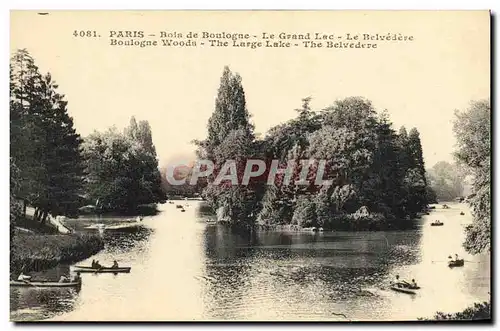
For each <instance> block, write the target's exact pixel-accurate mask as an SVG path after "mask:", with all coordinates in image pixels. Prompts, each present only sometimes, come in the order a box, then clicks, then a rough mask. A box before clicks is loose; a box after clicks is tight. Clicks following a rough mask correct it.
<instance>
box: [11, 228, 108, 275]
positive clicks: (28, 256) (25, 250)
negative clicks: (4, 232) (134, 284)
mask: <svg viewBox="0 0 500 331" xmlns="http://www.w3.org/2000/svg"><path fill="white" fill-rule="evenodd" d="M103 248H104V241H103V239H102V238H101V237H100V236H99V235H95V234H37V233H35V234H27V233H21V232H17V233H16V234H15V236H14V237H13V238H11V253H10V275H11V278H12V277H13V276H15V278H17V275H18V274H19V273H20V272H21V271H23V272H25V273H30V272H39V271H44V270H47V269H50V268H53V267H55V266H57V265H58V264H61V263H75V262H79V261H82V260H85V259H87V258H89V257H91V256H92V255H95V254H97V253H98V252H100V251H101V250H102V249H103Z"/></svg>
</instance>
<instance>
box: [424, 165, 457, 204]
mask: <svg viewBox="0 0 500 331" xmlns="http://www.w3.org/2000/svg"><path fill="white" fill-rule="evenodd" d="M427 176H428V181H429V186H430V187H432V189H433V190H434V192H436V198H437V199H438V200H439V201H452V200H454V199H455V198H457V197H461V196H462V195H463V192H464V178H465V175H464V174H463V171H462V170H461V169H460V168H459V167H458V166H457V165H456V164H451V163H449V162H446V161H440V162H438V163H436V164H435V165H434V166H433V167H432V168H431V169H429V170H427Z"/></svg>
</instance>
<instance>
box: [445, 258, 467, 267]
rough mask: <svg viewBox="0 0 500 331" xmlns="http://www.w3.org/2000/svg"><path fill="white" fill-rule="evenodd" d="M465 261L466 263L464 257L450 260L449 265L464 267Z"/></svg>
mask: <svg viewBox="0 0 500 331" xmlns="http://www.w3.org/2000/svg"><path fill="white" fill-rule="evenodd" d="M464 263H465V261H464V259H459V260H453V261H448V267H450V268H453V267H463V266H464Z"/></svg>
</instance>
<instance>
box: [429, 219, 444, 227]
mask: <svg viewBox="0 0 500 331" xmlns="http://www.w3.org/2000/svg"><path fill="white" fill-rule="evenodd" d="M442 225H444V223H443V222H441V221H439V220H436V221H434V222H432V223H431V226H442Z"/></svg>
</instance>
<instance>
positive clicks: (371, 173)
mask: <svg viewBox="0 0 500 331" xmlns="http://www.w3.org/2000/svg"><path fill="white" fill-rule="evenodd" d="M232 77H233V76H232V74H231V72H230V71H229V70H228V69H227V68H226V69H225V70H224V73H223V76H222V79H221V86H220V88H219V92H218V97H217V101H216V107H215V111H214V114H213V115H212V117H211V118H210V120H209V123H208V131H209V135H208V138H207V139H206V140H205V141H203V142H200V143H199V147H200V148H199V151H198V155H199V156H200V157H209V158H210V159H212V160H214V161H215V162H216V170H215V173H216V175H217V171H220V165H221V164H222V163H223V162H224V161H226V160H229V159H235V160H237V161H238V162H239V161H242V162H243V161H246V160H247V159H248V158H250V157H262V158H264V159H265V160H266V161H268V162H267V165H268V166H269V163H270V162H269V161H270V160H271V159H273V160H278V161H279V166H280V167H281V168H285V167H286V166H287V165H288V164H293V165H295V167H294V171H293V173H292V178H291V183H290V184H288V185H287V184H286V183H284V181H283V179H284V174H281V175H277V176H276V180H275V182H274V183H273V185H271V186H266V185H255V186H253V187H252V186H250V187H246V188H242V187H238V188H235V187H234V186H232V185H227V186H224V185H218V186H213V185H209V186H208V187H207V188H206V189H205V191H204V195H205V197H206V198H207V200H208V201H209V203H210V204H211V205H212V208H213V209H215V210H217V211H218V215H219V217H220V218H224V219H225V220H227V219H231V218H232V217H239V218H244V219H246V222H247V223H248V224H252V222H253V221H254V220H257V223H258V224H260V225H263V226H272V225H282V224H297V225H300V226H318V227H322V226H328V227H332V228H335V227H345V228H362V227H363V224H365V223H363V222H365V221H367V220H368V222H367V223H366V224H369V226H370V227H373V228H381V227H383V226H384V220H385V224H386V225H388V224H395V223H394V222H393V221H394V220H399V221H398V222H399V225H401V226H404V225H405V224H407V223H408V221H407V220H408V219H410V218H411V217H414V216H416V215H417V213H418V212H421V211H423V210H424V209H425V208H426V205H427V203H428V201H429V199H428V197H429V196H428V191H429V190H428V185H427V179H426V173H425V167H424V161H423V156H422V146H421V142H420V137H419V133H418V131H417V130H416V129H412V130H411V131H410V133H409V134H408V133H407V132H406V130H405V129H404V128H402V130H401V131H400V134H397V133H396V132H395V131H394V130H393V128H392V124H391V123H390V121H389V118H388V115H387V113H386V112H384V113H382V114H381V115H377V112H376V111H375V109H374V108H373V106H372V104H371V102H370V101H368V100H366V99H363V98H360V97H350V98H346V99H343V100H338V101H336V102H335V103H334V104H333V105H332V106H330V107H327V108H326V109H325V110H323V111H321V112H314V111H312V110H311V107H310V101H311V99H310V98H304V99H303V100H302V107H301V108H299V109H296V111H297V117H296V118H294V119H291V120H290V121H288V122H286V123H283V124H280V125H278V126H276V127H274V128H272V129H271V130H269V132H268V133H267V135H266V136H265V138H264V139H263V140H256V139H255V136H254V134H253V127H252V126H251V125H250V124H248V118H249V115H248V113H247V112H246V108H245V107H244V102H242V98H240V97H239V96H240V95H244V94H243V93H242V91H243V89H242V88H239V87H238V88H232V89H231V88H230V86H231V84H232V83H231V82H233V81H234V80H233V78H232ZM235 82H236V83H235V84H236V86H239V85H238V83H240V79H239V78H238V79H237V80H235ZM236 95H238V97H236ZM243 109H244V111H243ZM306 159H309V160H314V161H313V165H312V166H311V167H310V168H309V172H305V173H304V174H306V178H307V182H308V185H297V184H295V181H296V180H298V179H299V178H300V174H301V173H302V171H303V170H305V168H304V166H306V165H305V164H303V163H302V162H301V160H306ZM319 161H321V162H322V164H324V165H325V169H324V170H325V172H324V174H323V176H322V179H324V180H329V181H330V182H331V185H327V186H321V185H316V184H315V183H314V180H315V175H316V174H317V170H318V168H319ZM242 171H243V167H242V166H240V165H239V164H238V166H237V172H238V176H241V174H242ZM239 179H241V177H239ZM211 181H213V178H212V179H211ZM226 184H227V183H226ZM260 184H262V183H260ZM232 208H235V211H236V212H234V211H232ZM244 208H249V209H248V210H247V211H246V213H245V212H243V210H244ZM237 215H239V216H237ZM370 218H371V220H372V221H373V222H375V223H376V224H375V223H373V222H371V221H370ZM346 219H351V220H352V221H353V222H354V223H356V224H354V225H352V226H351V225H349V224H348V223H346V222H345V221H344V220H346ZM230 222H240V221H239V220H232V221H230ZM336 222H337V223H336ZM370 222H371V223H370ZM374 224H375V225H374Z"/></svg>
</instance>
